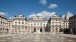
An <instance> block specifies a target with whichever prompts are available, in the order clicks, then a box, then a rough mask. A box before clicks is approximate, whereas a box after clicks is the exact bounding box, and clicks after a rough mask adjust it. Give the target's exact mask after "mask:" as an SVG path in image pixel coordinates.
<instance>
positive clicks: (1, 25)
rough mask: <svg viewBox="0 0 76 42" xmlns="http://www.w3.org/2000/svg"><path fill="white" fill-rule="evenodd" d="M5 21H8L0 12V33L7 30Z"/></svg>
mask: <svg viewBox="0 0 76 42" xmlns="http://www.w3.org/2000/svg"><path fill="white" fill-rule="evenodd" d="M7 21H8V19H7V18H6V16H4V15H1V14H0V33H7V32H8V28H7V26H8V25H7V23H8V22H7Z"/></svg>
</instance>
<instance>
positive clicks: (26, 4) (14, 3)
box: [0, 0, 76, 18]
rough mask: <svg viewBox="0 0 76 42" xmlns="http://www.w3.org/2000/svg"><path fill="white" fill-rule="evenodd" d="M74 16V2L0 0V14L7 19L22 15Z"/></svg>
mask: <svg viewBox="0 0 76 42" xmlns="http://www.w3.org/2000/svg"><path fill="white" fill-rule="evenodd" d="M66 13H72V14H74V15H75V14H76V0H0V14H3V15H6V16H7V17H13V16H14V15H19V14H23V15H25V17H26V18H29V17H32V16H36V15H39V16H45V17H49V16H52V15H54V14H57V15H63V16H64V14H66Z"/></svg>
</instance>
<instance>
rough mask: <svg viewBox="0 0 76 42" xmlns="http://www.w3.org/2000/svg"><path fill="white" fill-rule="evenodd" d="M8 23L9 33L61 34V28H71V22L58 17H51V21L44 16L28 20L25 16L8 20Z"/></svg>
mask: <svg viewBox="0 0 76 42" xmlns="http://www.w3.org/2000/svg"><path fill="white" fill-rule="evenodd" d="M3 19H4V18H3ZM6 20H7V19H6ZM6 22H7V23H6V25H7V29H8V32H9V33H26V32H29V33H34V32H36V33H40V32H50V33H51V32H54V33H56V32H59V30H60V29H61V28H62V29H64V28H66V27H67V28H68V26H69V21H65V19H63V18H62V17H59V16H57V15H54V16H51V17H50V18H49V19H46V18H44V17H42V16H33V17H31V18H28V19H26V18H25V17H24V15H18V16H14V17H13V18H12V19H8V20H7V21H6ZM67 23H68V24H67Z"/></svg>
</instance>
